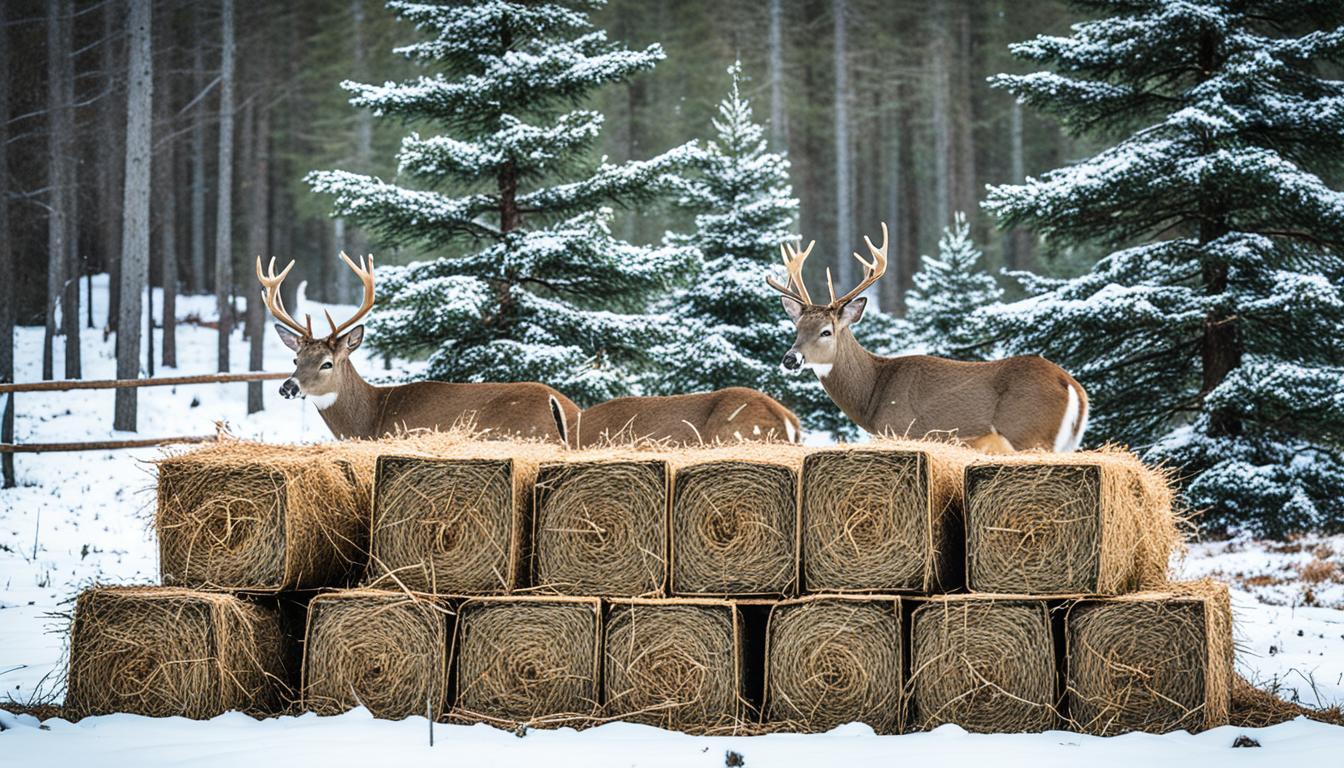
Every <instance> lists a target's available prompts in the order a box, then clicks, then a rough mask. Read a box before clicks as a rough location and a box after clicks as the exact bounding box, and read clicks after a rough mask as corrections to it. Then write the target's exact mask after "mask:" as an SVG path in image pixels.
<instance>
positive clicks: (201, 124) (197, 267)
mask: <svg viewBox="0 0 1344 768" xmlns="http://www.w3.org/2000/svg"><path fill="white" fill-rule="evenodd" d="M203 5H204V3H203V2H197V3H193V4H192V6H191V16H192V25H191V26H192V37H193V38H194V44H193V45H192V98H193V99H197V102H196V107H195V108H194V109H193V110H192V115H191V262H190V264H191V281H190V282H189V283H188V284H189V285H190V286H191V292H192V293H205V292H206V290H207V286H208V285H209V284H210V281H209V280H207V279H206V273H205V105H206V99H204V98H202V96H201V93H202V91H204V90H205V87H206V78H205V14H204V13H202V12H201V7H202V6H203Z"/></svg>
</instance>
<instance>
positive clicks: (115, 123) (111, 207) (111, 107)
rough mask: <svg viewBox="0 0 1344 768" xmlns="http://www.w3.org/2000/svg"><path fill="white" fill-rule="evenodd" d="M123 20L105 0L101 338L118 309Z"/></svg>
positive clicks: (116, 4) (116, 2)
mask: <svg viewBox="0 0 1344 768" xmlns="http://www.w3.org/2000/svg"><path fill="white" fill-rule="evenodd" d="M125 20H126V7H125V5H124V4H123V3H122V2H120V0H106V1H105V3H104V4H103V39H102V42H101V43H100V45H99V53H98V65H99V66H100V67H101V68H102V70H103V77H104V81H103V94H102V98H100V99H99V100H98V116H97V120H98V142H99V149H100V151H101V152H105V153H106V155H107V158H108V159H107V160H106V161H104V162H100V163H98V172H97V177H96V181H97V184H98V231H99V235H98V240H99V243H98V247H99V248H100V249H101V250H102V256H103V266H104V267H105V268H106V269H107V275H108V285H107V318H106V319H105V320H104V321H103V328H104V329H105V330H104V337H106V335H107V333H108V332H110V331H112V330H114V329H115V328H116V327H117V312H118V308H119V307H120V306H121V271H120V269H121V268H120V266H119V265H120V263H121V195H122V183H123V179H122V177H121V174H122V172H123V171H124V170H125V165H124V163H122V162H119V160H120V158H121V157H122V153H121V152H118V150H123V151H124V147H123V146H122V143H121V140H122V136H121V132H122V131H123V130H125V129H126V119H125V118H124V117H123V116H122V115H121V114H120V111H119V107H120V106H122V104H123V102H122V99H121V96H122V94H121V87H120V86H121V78H122V77H123V76H124V75H125V74H126V69H125V67H124V65H123V66H118V63H119V62H118V57H117V52H118V50H120V47H121V46H120V42H119V40H120V39H121V34H120V33H121V32H122V29H121V25H122V23H123V22H124V21H125Z"/></svg>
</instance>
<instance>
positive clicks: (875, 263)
mask: <svg viewBox="0 0 1344 768" xmlns="http://www.w3.org/2000/svg"><path fill="white" fill-rule="evenodd" d="M863 242H864V243H865V244H867V246H868V252H869V253H871V254H872V255H873V260H872V261H864V260H863V257H862V256H860V255H859V254H857V253H855V254H854V258H856V259H858V260H859V263H860V264H862V265H863V270H864V275H863V282H861V283H859V284H858V285H857V286H855V287H854V289H853V290H851V291H850V292H849V293H846V294H845V295H844V296H841V297H840V298H838V299H837V298H836V297H835V286H834V285H832V284H831V271H830V270H829V269H828V270H826V287H827V288H828V289H829V290H830V292H831V306H832V307H842V306H844V305H845V304H848V303H849V302H850V301H851V300H853V299H854V297H855V296H858V295H859V294H861V293H863V292H864V290H865V289H867V288H868V286H870V285H872V284H873V283H876V282H877V281H878V278H880V277H882V275H883V274H885V273H886V271H887V223H886V222H885V221H884V222H882V247H881V248H878V247H876V246H874V245H873V241H872V240H869V239H868V236H867V235H864V236H863Z"/></svg>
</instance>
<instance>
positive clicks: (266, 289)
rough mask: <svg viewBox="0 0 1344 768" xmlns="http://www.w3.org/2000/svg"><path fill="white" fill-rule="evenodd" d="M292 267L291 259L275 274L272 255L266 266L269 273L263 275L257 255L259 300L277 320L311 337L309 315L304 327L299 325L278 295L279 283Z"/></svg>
mask: <svg viewBox="0 0 1344 768" xmlns="http://www.w3.org/2000/svg"><path fill="white" fill-rule="evenodd" d="M293 268H294V261H293V260H292V259H291V260H290V262H289V266H287V267H285V268H284V270H282V271H281V272H280V274H278V275H277V274H275V257H274V256H272V257H271V262H270V265H269V267H268V268H267V271H268V272H269V274H267V275H264V274H262V272H261V256H257V280H258V281H259V282H260V283H261V287H262V293H261V300H262V302H263V303H265V305H266V308H267V309H269V310H270V311H271V314H272V315H275V319H276V320H279V321H280V322H281V323H283V324H285V325H286V326H288V327H289V329H290V330H292V331H295V332H296V333H298V334H299V335H300V336H304V337H305V338H309V339H311V338H312V337H313V318H312V317H311V316H309V318H308V326H307V327H306V328H305V327H304V326H302V325H300V324H299V323H298V321H297V320H295V319H294V318H292V317H290V316H289V312H287V311H285V300H284V298H283V297H282V296H281V295H280V284H281V283H283V282H284V281H285V278H286V277H288V276H289V271H290V270H291V269H293Z"/></svg>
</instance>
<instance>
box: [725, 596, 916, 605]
mask: <svg viewBox="0 0 1344 768" xmlns="http://www.w3.org/2000/svg"><path fill="white" fill-rule="evenodd" d="M902 599H907V600H908V599H910V595H890V594H882V593H878V594H868V593H862V594H856V593H853V592H838V593H834V594H832V593H829V592H821V593H817V594H814V595H803V596H802V597H790V598H785V599H783V600H759V599H758V600H735V601H733V602H735V603H737V604H738V605H764V606H768V607H770V608H772V609H773V608H786V607H788V606H791V605H808V604H809V603H824V602H849V603H899V602H900V601H901V600H902Z"/></svg>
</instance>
